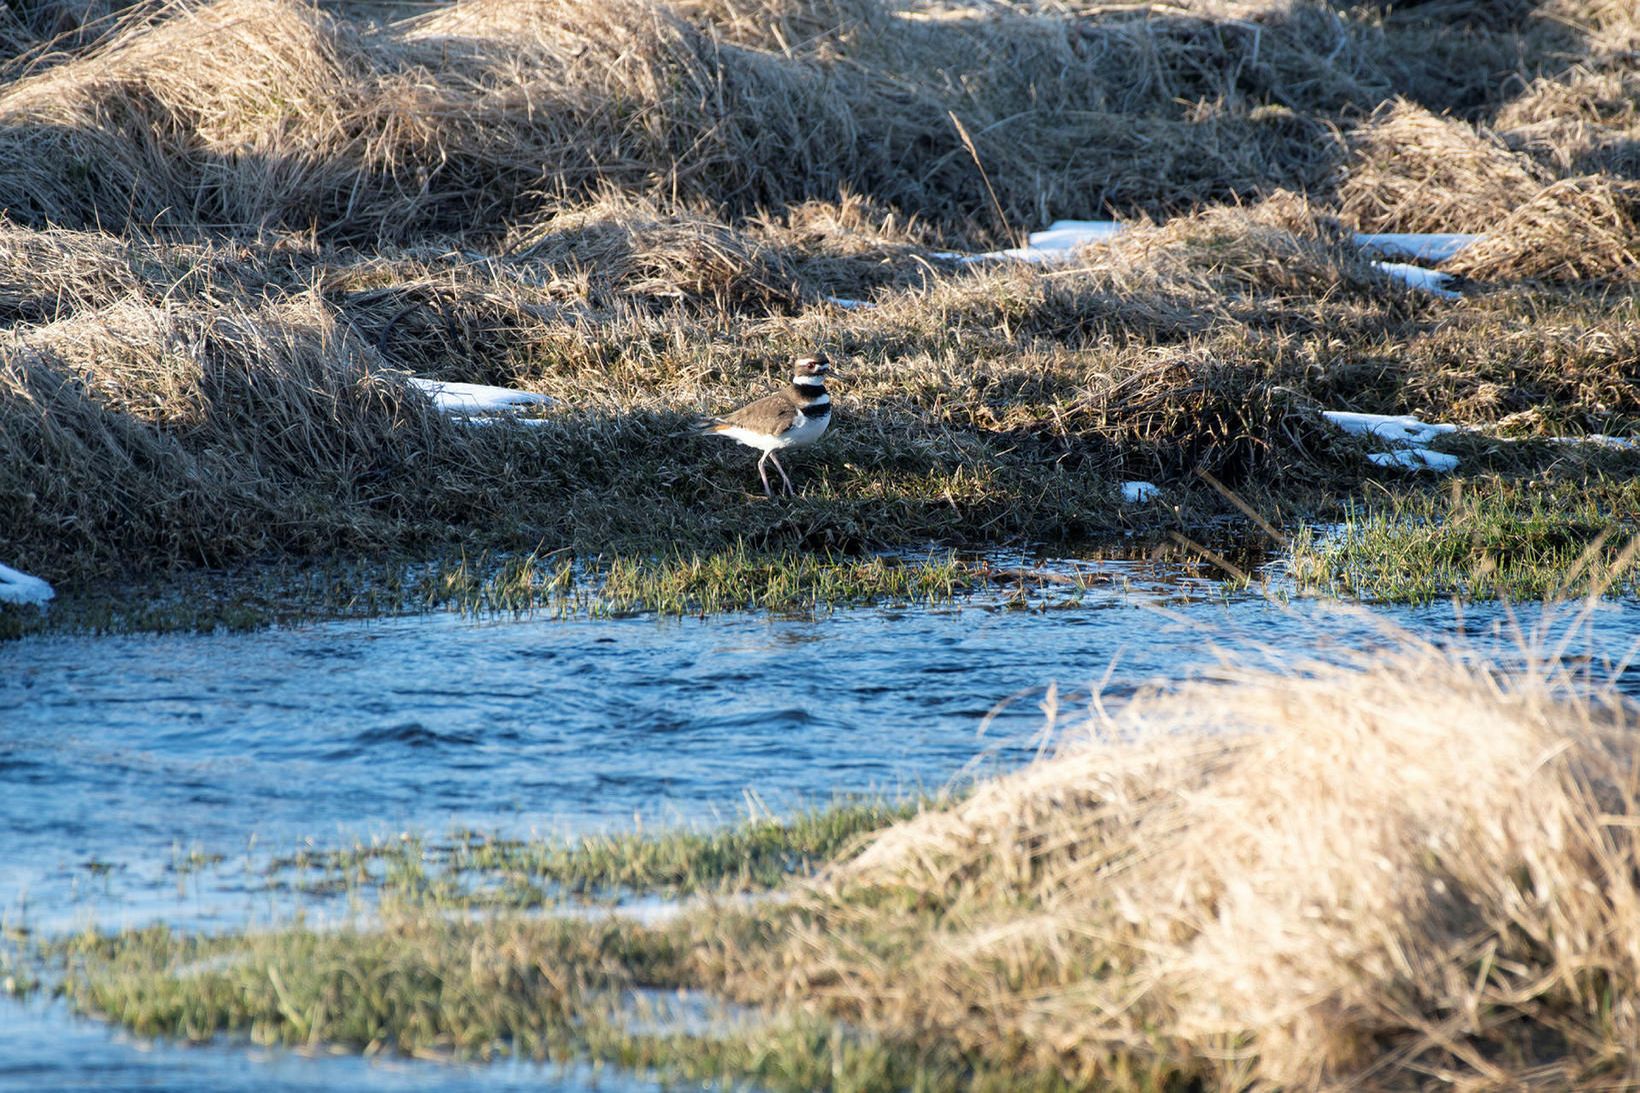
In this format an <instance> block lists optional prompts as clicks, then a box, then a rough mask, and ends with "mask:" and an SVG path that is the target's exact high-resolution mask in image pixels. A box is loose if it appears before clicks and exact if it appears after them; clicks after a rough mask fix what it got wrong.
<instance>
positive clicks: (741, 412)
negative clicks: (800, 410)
mask: <svg viewBox="0 0 1640 1093" xmlns="http://www.w3.org/2000/svg"><path fill="white" fill-rule="evenodd" d="M718 422H719V425H720V426H722V425H738V426H740V427H741V428H743V429H754V430H756V431H757V432H760V433H766V434H768V435H769V436H779V435H780V434H781V433H783V432H785V431H786V430H787V429H790V428H791V427H792V426H793V425H795V424H797V405H796V404H795V403H794V402H792V400H791V399H789V398H787V397H786V396H785V395H783V394H776V395H769V396H767V397H765V398H760V399H758V400H757V401H756V402H750V403H747V404H746V405H745V406H742V407H741V408H740V409H738V410H736V411H735V412H734V413H732V414H725V415H724V416H723V417H721V418H719V419H718Z"/></svg>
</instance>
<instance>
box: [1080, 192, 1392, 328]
mask: <svg viewBox="0 0 1640 1093" xmlns="http://www.w3.org/2000/svg"><path fill="white" fill-rule="evenodd" d="M1089 261H1090V264H1091V265H1093V266H1094V267H1095V268H1099V269H1102V270H1104V271H1106V272H1107V273H1108V274H1109V275H1110V276H1112V277H1113V278H1115V279H1116V280H1117V281H1118V282H1119V283H1122V282H1126V283H1123V284H1122V289H1123V290H1124V291H1135V292H1143V291H1146V290H1147V288H1149V289H1154V288H1155V287H1158V286H1165V285H1171V286H1173V287H1174V289H1175V291H1177V290H1178V289H1181V288H1184V287H1186V286H1188V287H1190V288H1192V289H1194V291H1196V292H1197V293H1199V294H1200V296H1201V297H1202V298H1203V299H1204V300H1211V299H1219V300H1222V301H1229V300H1233V299H1235V298H1240V299H1241V300H1242V301H1243V302H1244V303H1245V302H1246V301H1247V300H1248V299H1249V298H1250V297H1252V296H1254V295H1257V296H1259V297H1261V307H1263V306H1267V305H1268V304H1269V303H1270V302H1271V301H1270V300H1269V299H1268V297H1270V296H1272V295H1274V296H1284V295H1285V296H1292V295H1296V296H1306V297H1327V296H1333V295H1337V294H1345V295H1350V294H1354V295H1362V294H1366V295H1371V294H1374V293H1377V294H1380V295H1382V294H1383V293H1384V291H1385V289H1386V288H1387V285H1386V282H1385V280H1384V278H1383V277H1382V276H1381V275H1380V274H1378V273H1376V272H1375V271H1374V270H1373V268H1372V266H1371V264H1370V263H1369V262H1368V261H1367V260H1366V259H1365V258H1364V257H1363V256H1362V254H1361V252H1360V251H1359V250H1358V249H1356V247H1355V245H1354V243H1353V241H1352V239H1351V237H1350V235H1349V233H1347V232H1346V231H1344V230H1343V229H1342V228H1341V227H1340V226H1339V224H1338V222H1337V221H1336V220H1333V219H1332V218H1330V217H1327V216H1323V215H1321V214H1320V213H1319V212H1317V211H1316V210H1315V209H1314V208H1313V207H1312V206H1311V205H1310V203H1309V202H1308V201H1307V200H1306V199H1305V198H1303V197H1302V196H1299V195H1297V194H1291V193H1280V194H1276V195H1274V196H1272V197H1271V198H1269V199H1267V200H1265V201H1262V202H1260V203H1258V204H1256V205H1252V206H1247V207H1224V206H1221V207H1217V208H1211V209H1206V210H1203V211H1202V212H1200V213H1197V214H1196V215H1194V216H1189V217H1180V218H1178V219H1176V220H1173V221H1170V222H1168V223H1167V224H1165V225H1162V226H1161V227H1141V228H1139V229H1137V230H1131V231H1127V232H1124V233H1122V234H1120V235H1118V236H1117V237H1116V238H1115V239H1114V240H1113V241H1112V242H1110V243H1109V244H1106V245H1105V246H1104V247H1102V248H1099V249H1097V250H1095V251H1093V252H1091V253H1090V255H1089ZM1243 311H1244V309H1243ZM1243 317H1246V316H1245V314H1244V316H1243Z"/></svg>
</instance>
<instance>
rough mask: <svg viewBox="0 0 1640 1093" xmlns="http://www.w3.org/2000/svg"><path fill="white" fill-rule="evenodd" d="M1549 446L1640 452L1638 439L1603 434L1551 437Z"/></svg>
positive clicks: (1639, 438)
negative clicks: (1570, 445)
mask: <svg viewBox="0 0 1640 1093" xmlns="http://www.w3.org/2000/svg"><path fill="white" fill-rule="evenodd" d="M1549 442H1550V443H1551V444H1593V445H1594V446H1595V447H1597V448H1613V449H1615V450H1617V451H1623V452H1633V451H1640V437H1632V436H1607V435H1606V434H1605V433H1590V434H1588V435H1587V436H1552V437H1550V438H1549Z"/></svg>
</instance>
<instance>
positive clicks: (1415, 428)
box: [1321, 410, 1458, 447]
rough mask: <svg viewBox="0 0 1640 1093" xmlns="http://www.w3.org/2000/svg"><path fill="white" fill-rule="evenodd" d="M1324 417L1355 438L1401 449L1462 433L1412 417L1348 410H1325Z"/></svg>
mask: <svg viewBox="0 0 1640 1093" xmlns="http://www.w3.org/2000/svg"><path fill="white" fill-rule="evenodd" d="M1321 416H1322V417H1324V418H1326V419H1327V420H1328V421H1330V422H1332V423H1333V424H1334V425H1336V426H1338V427H1339V428H1340V429H1342V430H1344V431H1345V432H1346V433H1349V434H1350V435H1351V436H1373V437H1377V438H1378V439H1379V440H1383V441H1387V442H1388V443H1390V444H1393V445H1395V446H1397V447H1408V446H1414V445H1420V444H1428V443H1429V442H1430V441H1431V440H1434V439H1435V438H1436V437H1438V436H1441V435H1443V434H1445V433H1455V432H1457V431H1458V427H1457V426H1456V425H1447V424H1444V423H1439V422H1435V423H1431V422H1424V421H1419V420H1418V419H1417V418H1415V417H1412V416H1410V415H1408V414H1401V415H1395V414H1355V413H1350V412H1349V411H1346V410H1323V411H1321Z"/></svg>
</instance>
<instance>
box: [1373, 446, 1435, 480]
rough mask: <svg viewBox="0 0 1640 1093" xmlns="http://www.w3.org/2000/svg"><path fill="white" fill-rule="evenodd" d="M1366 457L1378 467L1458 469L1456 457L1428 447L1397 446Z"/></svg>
mask: <svg viewBox="0 0 1640 1093" xmlns="http://www.w3.org/2000/svg"><path fill="white" fill-rule="evenodd" d="M1367 458H1368V459H1370V460H1372V461H1373V462H1374V463H1376V464H1378V465H1379V466H1380V467H1405V468H1407V469H1408V470H1413V471H1436V472H1438V473H1440V474H1449V473H1451V472H1452V471H1455V470H1457V469H1458V457H1457V456H1455V455H1448V454H1447V453H1445V452H1432V451H1430V450H1429V449H1428V448H1397V449H1395V450H1394V451H1393V452H1371V453H1369V454H1368V456H1367Z"/></svg>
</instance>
